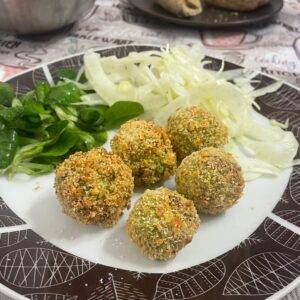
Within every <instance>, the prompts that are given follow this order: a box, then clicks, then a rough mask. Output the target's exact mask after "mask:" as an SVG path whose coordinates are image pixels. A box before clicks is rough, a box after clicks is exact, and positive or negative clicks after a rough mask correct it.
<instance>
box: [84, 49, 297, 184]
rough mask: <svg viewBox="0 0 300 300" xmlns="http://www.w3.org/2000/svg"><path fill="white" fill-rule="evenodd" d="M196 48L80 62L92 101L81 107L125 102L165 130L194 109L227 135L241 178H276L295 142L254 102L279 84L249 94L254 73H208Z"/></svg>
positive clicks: (288, 160) (292, 154)
mask: <svg viewBox="0 0 300 300" xmlns="http://www.w3.org/2000/svg"><path fill="white" fill-rule="evenodd" d="M207 64H210V61H209V60H207V59H204V55H203V53H202V51H201V50H200V49H199V48H197V47H192V48H189V47H185V46H177V47H174V48H172V49H169V48H167V49H161V51H148V52H141V53H130V54H129V55H128V56H127V57H124V58H120V59H118V58H116V57H103V58H102V57H100V55H99V54H96V53H87V54H86V55H85V56H84V71H85V75H86V78H87V79H88V85H90V86H91V87H92V89H93V90H95V92H96V94H97V95H98V97H97V96H96V95H94V94H93V95H91V96H88V97H85V99H82V101H83V102H84V103H85V104H88V103H89V102H91V103H92V104H107V105H112V104H113V103H115V102H116V101H120V100H130V101H136V102H139V103H140V104H142V105H143V107H144V109H145V115H144V117H145V118H148V119H153V120H154V121H155V122H156V123H158V124H160V125H162V126H164V125H165V124H166V122H167V120H168V118H169V116H170V115H171V114H172V113H174V112H175V111H176V110H178V109H180V108H184V107H189V106H199V107H201V108H203V109H205V110H207V111H209V112H211V113H212V114H214V115H215V116H216V117H218V118H219V119H220V120H221V121H222V122H223V123H224V124H225V125H226V126H227V127H228V129H229V134H230V143H229V145H227V147H226V149H227V151H229V152H231V153H232V154H233V155H234V156H235V157H236V159H237V160H238V161H239V163H240V165H241V167H242V169H243V172H244V175H245V178H246V179H247V180H251V179H254V178H257V177H260V176H263V175H273V176H276V175H278V174H279V173H280V171H281V170H283V169H285V168H288V167H290V166H292V165H293V164H294V157H295V155H296V153H297V150H298V142H297V140H296V138H295V137H294V135H293V134H292V133H291V132H288V131H285V130H284V129H283V128H285V127H284V126H283V124H280V123H278V122H274V120H265V119H264V118H262V116H260V115H259V114H258V113H257V112H256V111H255V109H254V107H255V108H257V109H259V105H258V104H257V103H256V102H255V98H256V97H259V96H263V95H265V94H267V93H272V92H274V91H277V90H278V89H279V88H280V87H281V85H282V82H279V81H278V82H275V83H274V84H271V85H269V86H267V87H264V88H262V89H254V88H253V86H252V84H253V83H254V79H253V78H254V77H255V76H256V75H257V74H256V73H254V72H249V71H245V70H243V69H238V70H233V71H224V63H222V66H221V68H220V70H218V71H211V70H208V69H207V68H205V66H206V65H207Z"/></svg>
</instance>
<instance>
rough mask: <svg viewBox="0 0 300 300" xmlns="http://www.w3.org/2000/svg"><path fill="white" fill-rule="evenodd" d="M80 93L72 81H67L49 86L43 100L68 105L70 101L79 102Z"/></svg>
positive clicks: (47, 102)
mask: <svg viewBox="0 0 300 300" xmlns="http://www.w3.org/2000/svg"><path fill="white" fill-rule="evenodd" d="M81 95H82V92H81V90H80V89H79V88H78V87H77V86H76V85H75V84H74V83H70V82H69V83H65V84H61V85H57V86H54V87H51V89H50V91H49V94H48V95H47V97H46V98H45V100H44V102H45V103H46V104H60V105H65V106H68V105H70V104H72V103H76V102H80V96H81Z"/></svg>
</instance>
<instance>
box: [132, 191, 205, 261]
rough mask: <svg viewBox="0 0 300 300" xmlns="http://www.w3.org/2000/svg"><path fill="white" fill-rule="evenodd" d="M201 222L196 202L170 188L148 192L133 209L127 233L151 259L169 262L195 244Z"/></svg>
mask: <svg viewBox="0 0 300 300" xmlns="http://www.w3.org/2000/svg"><path fill="white" fill-rule="evenodd" d="M199 225H200V219H199V216H198V214H197V211H196V209H195V207H194V204H193V202H192V201H190V200H188V199H186V198H184V197H183V196H181V195H180V194H178V193H177V192H176V191H171V190H169V189H167V188H159V189H156V190H147V191H146V192H145V193H144V194H143V195H142V197H141V198H140V200H139V201H138V202H137V203H136V204H135V206H134V207H133V209H132V211H131V213H130V216H129V218H128V220H127V224H126V231H127V233H128V235H129V236H130V238H131V239H132V241H133V242H134V243H135V244H136V245H137V246H138V247H139V248H140V249H141V251H142V252H143V254H144V255H145V256H147V257H148V258H150V259H155V260H169V259H172V258H174V257H175V256H176V254H177V253H178V251H180V250H181V249H182V248H183V247H184V246H186V245H187V244H188V243H190V242H191V241H192V238H193V235H194V233H195V232H196V230H197V229H198V227H199Z"/></svg>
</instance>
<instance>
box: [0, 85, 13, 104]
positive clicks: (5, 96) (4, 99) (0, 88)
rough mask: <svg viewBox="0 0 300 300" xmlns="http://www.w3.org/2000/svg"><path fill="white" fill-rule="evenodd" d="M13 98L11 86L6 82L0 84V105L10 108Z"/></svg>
mask: <svg viewBox="0 0 300 300" xmlns="http://www.w3.org/2000/svg"><path fill="white" fill-rule="evenodd" d="M14 97H15V93H14V90H13V88H12V86H11V85H10V84H8V83H6V82H0V104H1V105H4V106H10V105H11V102H12V100H13V98H14Z"/></svg>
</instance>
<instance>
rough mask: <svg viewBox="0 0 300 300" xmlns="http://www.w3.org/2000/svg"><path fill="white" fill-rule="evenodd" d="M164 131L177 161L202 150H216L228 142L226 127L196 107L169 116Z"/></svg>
mask: <svg viewBox="0 0 300 300" xmlns="http://www.w3.org/2000/svg"><path fill="white" fill-rule="evenodd" d="M166 131H167V134H168V136H169V138H170V140H171V143H172V146H173V149H174V151H175V152H176V154H177V158H178V160H179V161H181V160H182V159H184V158H185V157H186V156H188V155H190V154H191V153H193V152H195V151H198V150H201V149H202V148H205V147H216V148H218V147H222V146H224V145H225V144H226V143H227V142H228V130H227V128H226V126H224V125H223V124H222V123H221V122H220V121H219V120H218V119H217V118H216V117H214V116H213V115H212V114H211V113H209V112H206V111H204V110H203V109H200V108H198V107H189V108H185V109H180V110H178V111H177V112H176V113H175V114H173V115H172V116H170V118H169V120H168V123H167V129H166Z"/></svg>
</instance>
